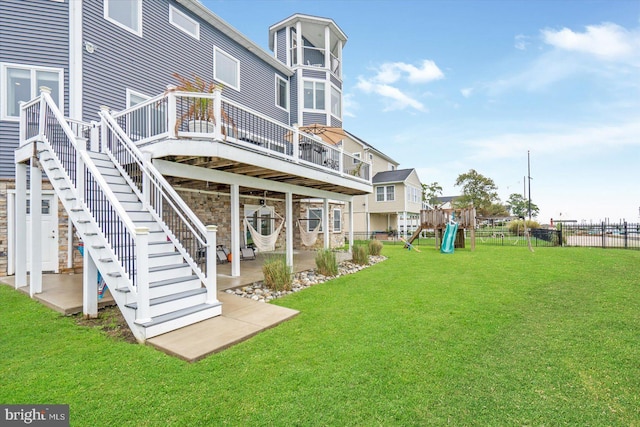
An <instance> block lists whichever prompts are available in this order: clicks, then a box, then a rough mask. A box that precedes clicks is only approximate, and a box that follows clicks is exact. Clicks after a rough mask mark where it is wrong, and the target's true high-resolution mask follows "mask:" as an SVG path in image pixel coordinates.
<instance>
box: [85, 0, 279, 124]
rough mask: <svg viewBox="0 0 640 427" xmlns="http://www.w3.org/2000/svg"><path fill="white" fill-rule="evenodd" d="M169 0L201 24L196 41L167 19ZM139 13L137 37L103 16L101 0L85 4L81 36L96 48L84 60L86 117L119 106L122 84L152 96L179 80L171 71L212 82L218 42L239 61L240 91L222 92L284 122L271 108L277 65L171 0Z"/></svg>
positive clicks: (122, 104) (121, 104) (150, 5)
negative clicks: (215, 50)
mask: <svg viewBox="0 0 640 427" xmlns="http://www.w3.org/2000/svg"><path fill="white" fill-rule="evenodd" d="M170 4H171V5H173V6H175V7H176V8H178V9H180V10H181V11H183V12H185V13H186V14H187V15H189V16H191V17H192V18H194V19H195V20H196V21H198V22H199V23H200V40H196V39H194V38H192V37H191V36H189V35H188V34H185V33H184V32H182V31H180V30H179V29H178V28H176V27H174V26H173V25H171V24H170V23H169V5H170ZM142 15H143V21H142V35H143V36H142V37H139V36H137V35H135V34H133V33H131V32H128V31H126V30H124V29H122V28H120V27H118V26H116V25H115V24H113V23H111V22H110V21H107V20H105V19H104V18H103V5H102V2H101V1H91V2H85V3H84V11H83V32H84V34H83V39H84V40H85V41H87V42H91V43H93V44H94V45H95V46H96V47H97V49H96V51H95V52H94V53H93V54H88V53H85V55H84V59H83V65H84V79H83V81H84V91H85V96H84V105H83V109H84V111H83V116H84V119H85V120H92V119H96V118H97V112H98V110H99V107H100V106H101V105H107V106H109V107H110V108H112V109H115V110H119V109H123V108H124V107H125V102H126V97H125V94H126V88H130V89H133V90H135V91H138V92H142V93H144V94H146V95H150V96H154V95H157V94H161V93H163V92H164V90H165V89H166V86H167V85H168V84H176V83H177V82H176V80H175V79H174V78H173V77H172V74H173V73H174V72H177V73H179V74H181V75H183V76H187V77H191V76H192V75H193V74H194V73H196V74H197V75H199V76H200V77H202V78H204V79H205V80H206V81H209V80H213V47H214V46H217V47H219V48H220V49H222V50H224V51H225V52H226V53H228V54H229V55H231V56H233V57H234V58H236V59H237V60H239V61H240V92H238V91H236V90H235V89H232V88H230V87H225V88H224V89H223V95H224V96H225V97H228V98H230V99H232V100H234V101H237V102H239V103H241V104H243V105H246V106H248V107H249V108H252V109H255V110H258V111H260V112H261V113H263V114H265V115H267V116H269V117H272V118H273V119H275V120H278V121H281V122H284V123H288V114H287V113H286V112H285V111H283V110H282V109H279V108H277V107H276V106H275V78H274V74H276V73H277V71H276V70H275V68H273V67H272V66H270V65H268V64H267V63H265V62H264V61H262V60H261V59H259V58H258V57H257V56H255V55H254V54H252V53H251V52H249V51H248V50H247V49H246V48H245V47H243V46H240V45H238V44H237V43H235V42H234V41H233V40H231V39H230V38H229V37H227V36H226V35H225V34H223V33H222V32H220V31H219V30H218V29H216V28H213V27H212V26H211V25H209V24H208V23H206V22H204V21H203V20H201V19H199V18H198V17H197V16H194V15H192V14H191V13H190V12H188V11H186V10H185V9H183V8H182V7H181V6H180V5H178V4H176V3H175V2H173V1H170V0H154V1H153V2H150V1H145V2H143V12H142ZM278 74H279V73H278ZM279 75H280V74H279ZM282 77H284V78H285V79H286V78H287V77H286V76H282Z"/></svg>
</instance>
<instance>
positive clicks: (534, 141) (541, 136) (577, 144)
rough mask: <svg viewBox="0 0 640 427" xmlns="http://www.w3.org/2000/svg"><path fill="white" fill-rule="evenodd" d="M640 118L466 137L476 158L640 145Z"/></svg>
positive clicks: (467, 143) (498, 157)
mask: <svg viewBox="0 0 640 427" xmlns="http://www.w3.org/2000/svg"><path fill="white" fill-rule="evenodd" d="M639 136H640V120H638V119H637V120H630V121H628V122H626V123H622V124H620V125H617V126H614V125H600V126H576V127H571V128H563V129H558V130H555V131H549V132H532V133H505V134H501V135H492V136H489V137H486V138H480V139H470V140H467V141H464V143H465V145H468V146H470V147H472V148H474V149H475V150H474V154H473V155H472V157H473V158H475V159H500V158H502V159H508V158H520V157H522V153H524V152H526V151H527V150H529V149H533V148H535V151H536V153H538V154H540V155H546V154H549V155H552V154H560V153H567V152H572V153H574V154H575V153H577V152H583V151H585V152H586V151H597V150H608V149H612V148H614V147H618V146H633V145H637V146H639V147H640V138H639Z"/></svg>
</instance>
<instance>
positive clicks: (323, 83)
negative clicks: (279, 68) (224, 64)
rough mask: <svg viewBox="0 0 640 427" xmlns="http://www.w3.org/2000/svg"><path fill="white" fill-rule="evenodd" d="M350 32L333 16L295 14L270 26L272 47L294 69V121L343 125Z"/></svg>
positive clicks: (279, 57) (279, 58)
mask: <svg viewBox="0 0 640 427" xmlns="http://www.w3.org/2000/svg"><path fill="white" fill-rule="evenodd" d="M346 42H347V36H346V35H345V34H344V33H343V32H342V30H341V29H340V27H338V26H337V25H336V23H335V22H334V21H333V20H332V19H329V18H321V17H317V16H310V15H302V14H295V15H293V16H291V17H289V18H287V19H285V20H283V21H281V22H279V23H277V24H275V25H272V26H271V27H270V28H269V48H270V49H271V50H272V51H273V53H274V56H275V58H276V59H277V60H278V61H280V62H282V63H283V64H285V65H287V66H288V67H290V68H291V69H292V70H293V71H294V76H293V77H292V82H291V83H292V84H291V88H292V93H291V105H292V107H293V108H292V111H291V112H292V122H295V123H298V124H300V125H302V126H308V125H311V124H321V125H326V126H334V127H342V48H343V47H344V45H345V44H346Z"/></svg>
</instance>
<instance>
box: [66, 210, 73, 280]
mask: <svg viewBox="0 0 640 427" xmlns="http://www.w3.org/2000/svg"><path fill="white" fill-rule="evenodd" d="M67 268H68V269H72V268H73V221H72V220H71V218H69V219H68V220H67Z"/></svg>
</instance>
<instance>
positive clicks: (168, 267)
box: [149, 262, 189, 273]
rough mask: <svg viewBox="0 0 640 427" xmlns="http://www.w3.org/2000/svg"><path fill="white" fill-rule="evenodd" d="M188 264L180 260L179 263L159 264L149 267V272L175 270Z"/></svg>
mask: <svg viewBox="0 0 640 427" xmlns="http://www.w3.org/2000/svg"><path fill="white" fill-rule="evenodd" d="M188 266H189V264H187V263H185V262H182V263H179V264H169V265H159V266H157V267H149V273H156V272H158V271H167V270H175V269H177V268H184V267H188Z"/></svg>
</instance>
